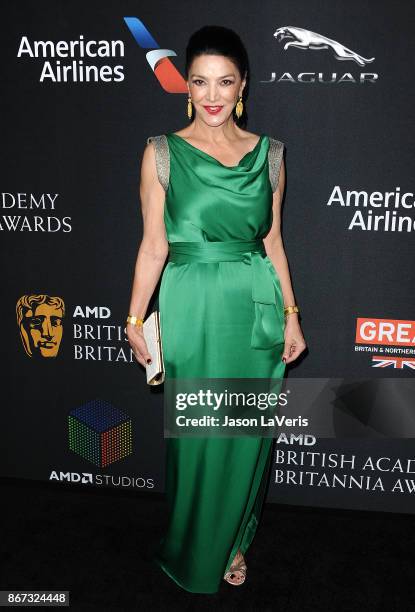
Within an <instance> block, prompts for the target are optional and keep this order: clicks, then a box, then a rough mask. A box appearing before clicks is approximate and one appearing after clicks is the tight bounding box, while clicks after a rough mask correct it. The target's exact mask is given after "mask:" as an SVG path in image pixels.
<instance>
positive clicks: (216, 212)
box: [128, 26, 305, 593]
mask: <svg viewBox="0 0 415 612" xmlns="http://www.w3.org/2000/svg"><path fill="white" fill-rule="evenodd" d="M186 73H187V78H188V87H189V97H190V98H191V102H192V106H191V107H190V109H191V111H192V114H193V116H192V119H193V122H192V125H191V126H190V127H189V128H186V129H185V130H182V131H181V133H180V134H179V133H174V132H169V133H167V134H162V135H160V136H152V137H149V138H148V140H147V143H148V146H147V149H146V151H145V154H144V157H143V164H142V183H141V189H140V195H141V198H142V201H143V211H144V212H143V216H144V236H143V242H142V245H144V246H142V247H140V248H141V249H142V254H141V264H142V265H141V266H140V265H138V266H137V270H138V272H136V275H137V278H136V279H135V282H134V290H133V296H132V299H131V304H130V314H135V315H137V316H141V317H144V312H145V310H146V307H147V304H148V300H149V298H150V292H147V295H144V296H143V292H141V293H140V290H139V288H140V287H145V286H149V285H151V286H153V287H154V278H155V277H152V282H151V283H149V282H145V281H144V278H148V277H145V274H150V273H149V272H148V268H151V264H150V260H149V261H148V263H147V264H145V261H146V260H145V254H144V253H145V252H147V256H148V254H149V253H150V250H151V249H150V245H151V243H153V245H154V244H157V245H160V244H161V243H162V240H161V238H160V236H159V234H156V231H157V230H155V229H154V227H156V225H157V222H156V221H154V220H153V221H151V219H152V218H154V217H151V215H154V216H155V215H156V212H155V210H153V212H150V206H153V208H154V209H157V210H158V211H159V213H158V214H159V219H158V223H159V225H158V226H157V227H160V223H161V220H162V222H163V226H164V231H165V240H166V242H168V245H167V246H168V263H167V265H166V267H165V268H164V271H163V273H162V280H161V285H160V293H159V310H160V326H161V335H162V347H163V356H164V364H165V375H166V380H167V379H169V378H170V379H175V378H184V379H189V378H273V379H281V378H283V376H284V372H285V367H286V363H288V362H291V361H293V360H294V359H296V358H297V357H298V355H299V354H300V352H302V350H304V347H305V343H304V339H303V336H302V333H301V330H300V325H299V322H298V314H297V313H296V312H295V310H296V309H295V308H294V309H293V310H294V312H292V313H290V314H284V307H285V306H286V305H292V306H295V301H294V296H293V292H292V288H291V281H290V276H289V272H288V264H287V261H286V258H285V255H284V251H283V247H282V241H281V238H280V219H279V213H280V204H281V197H282V192H283V188H284V184H283V183H284V174H283V172H281V171H280V170H281V167H283V146H284V145H283V143H282V142H280V141H278V140H276V139H274V138H271V137H270V136H267V135H266V134H261V135H260V137H259V138H258V136H256V135H254V134H249V133H248V132H246V131H245V130H242V129H241V128H240V127H239V126H238V124H237V123H238V114H240V112H239V113H238V110H239V111H240V108H241V96H242V91H243V88H244V86H245V83H246V78H243V77H244V76H245V77H246V75H247V60H246V52H245V50H244V47H243V45H242V43H241V41H240V39H239V37H238V36H237V35H236V34H235V33H233V32H232V31H231V30H228V29H226V28H222V27H219V26H207V27H205V28H202V29H201V30H199V31H198V32H196V33H195V34H194V35H193V36H192V37H191V39H190V41H189V44H188V47H187V57H186ZM241 75H242V76H241ZM225 77H226V78H225ZM190 98H189V104H190ZM238 99H239V104H237V105H236V113H237V120H236V121H235V119H234V116H233V111H234V109H235V103H236V101H237V100H238ZM207 106H210V107H213V106H215V107H217V106H219V107H221V108H220V109H219V111H218V112H214V109H213V108H206V107H207ZM190 109H189V110H190ZM191 141H192V142H191ZM216 142H217V143H218V144H216V145H215V144H214V143H216ZM219 143H224V144H219ZM199 144H200V146H199ZM153 145H154V148H153V151H152V153H150V149H151V148H152V147H153ZM207 148H209V151H210V152H208V151H207V150H206V149H207ZM147 158H148V161H147ZM219 158H220V159H219ZM237 160H239V161H237ZM146 164H147V166H146ZM150 164H152V166H151V167H152V170H150V169H149V168H150ZM151 172H152V173H153V179H154V176H155V177H156V180H157V181H158V187H157V189H158V192H157V193H160V198H159V199H158V200H157V204H156V203H155V202H156V199H155V196H151V197H150V196H149V195H148V194H149V193H150V187H149V185H150V184H152V182H151V177H150V174H151ZM160 186H161V188H162V195H163V197H162V198H161V191H160ZM152 193H154V190H153V191H152ZM152 198H153V202H152V203H150V200H151V199H152ZM160 202H162V205H163V206H162V209H161V204H160ZM161 211H162V212H161ZM160 218H161V220H160ZM154 248H155V247H154ZM162 252H163V251H162V248H161V247H160V246H159V247H158V248H157V249H156V251H155V255H154V257H153V261H154V259H156V255H158V262H160V260H161V259H162V257H161V253H162ZM166 252H167V251H166ZM138 257H139V258H140V251H139V255H138ZM271 258H272V259H271ZM157 265H160V263H158V264H154V263H153V270H155V269H156V267H157ZM144 269H146V270H147V272H145V271H144ZM277 269H278V273H277ZM140 270H141V271H140ZM154 274H155V273H154ZM128 327H129V329H128V336H129V339H130V343H131V344H132V346H133V348H134V351H135V354H136V357H137V359H138V360H139V361H140V363H142V364H143V365H145V362H146V359H147V357H148V356H149V355H148V351H147V348H146V346H145V343H144V341H143V338H142V336H141V330H140V329H139V328H138V329H137V328H134V329H130V328H132V327H133V326H128ZM166 443H167V455H166V496H167V500H168V504H169V511H170V514H169V521H168V527H167V531H166V533H165V534H164V537H163V539H162V541H161V543H160V546H159V549H158V551H157V555H156V558H155V560H156V562H157V563H158V565H159V566H160V567H161V568H162V569H163V570H164V571H165V572H166V574H167V575H168V576H170V577H171V578H172V579H173V580H174V581H175V582H176V583H177V584H178V585H180V586H181V587H182V588H184V589H186V590H187V591H190V592H194V593H215V592H217V591H218V589H219V587H220V584H221V580H222V579H223V578H224V577H225V578H226V580H227V581H228V582H229V583H230V584H234V585H239V584H242V582H243V581H244V579H245V575H246V564H245V561H244V557H243V555H244V553H245V552H246V551H247V549H248V547H249V545H250V544H251V542H252V540H253V538H254V535H255V532H256V529H257V526H258V521H259V517H260V512H261V509H262V505H263V502H264V498H265V493H266V482H267V476H268V473H269V468H270V462H271V445H272V438H270V437H253V436H245V437H227V438H225V437H215V436H209V437H206V438H202V437H193V438H192V437H175V438H167V441H166ZM229 570H230V571H229Z"/></svg>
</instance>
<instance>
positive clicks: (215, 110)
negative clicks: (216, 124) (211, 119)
mask: <svg viewBox="0 0 415 612" xmlns="http://www.w3.org/2000/svg"><path fill="white" fill-rule="evenodd" d="M203 108H204V109H205V110H206V111H207V112H208V113H209V114H210V115H217V114H218V113H220V111H221V110H222V108H223V106H204V107H203Z"/></svg>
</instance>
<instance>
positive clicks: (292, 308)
mask: <svg viewBox="0 0 415 612" xmlns="http://www.w3.org/2000/svg"><path fill="white" fill-rule="evenodd" d="M292 312H300V310H299V308H298V306H297V305H295V304H294V306H286V307H285V308H284V315H285V316H287V315H289V314H291V313H292Z"/></svg>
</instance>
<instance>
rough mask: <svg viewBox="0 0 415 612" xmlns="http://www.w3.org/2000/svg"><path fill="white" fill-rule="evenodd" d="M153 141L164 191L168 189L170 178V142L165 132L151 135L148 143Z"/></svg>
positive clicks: (159, 178) (158, 175)
mask: <svg viewBox="0 0 415 612" xmlns="http://www.w3.org/2000/svg"><path fill="white" fill-rule="evenodd" d="M150 142H153V144H154V147H155V152H156V168H157V177H158V180H159V182H160V183H161V185H162V187H163V189H164V191H167V189H168V187H169V180H170V152H169V144H168V142H167V137H166V135H165V134H161V135H160V136H149V137H148V138H147V144H150Z"/></svg>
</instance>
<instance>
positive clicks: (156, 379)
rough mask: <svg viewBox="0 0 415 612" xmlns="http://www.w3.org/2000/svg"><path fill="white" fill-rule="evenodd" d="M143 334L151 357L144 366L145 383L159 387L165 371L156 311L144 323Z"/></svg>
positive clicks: (158, 315) (158, 316)
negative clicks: (149, 361)
mask: <svg viewBox="0 0 415 612" xmlns="http://www.w3.org/2000/svg"><path fill="white" fill-rule="evenodd" d="M143 334H144V340H145V341H146V344H147V348H148V351H149V353H150V355H151V363H149V364H146V376H147V383H148V384H149V385H160V384H161V383H162V382H164V376H165V371H164V361H163V347H162V344H161V333H160V314H159V311H158V310H154V312H152V313H151V315H149V316H148V317H147V319H146V320H145V321H144V323H143Z"/></svg>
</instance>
